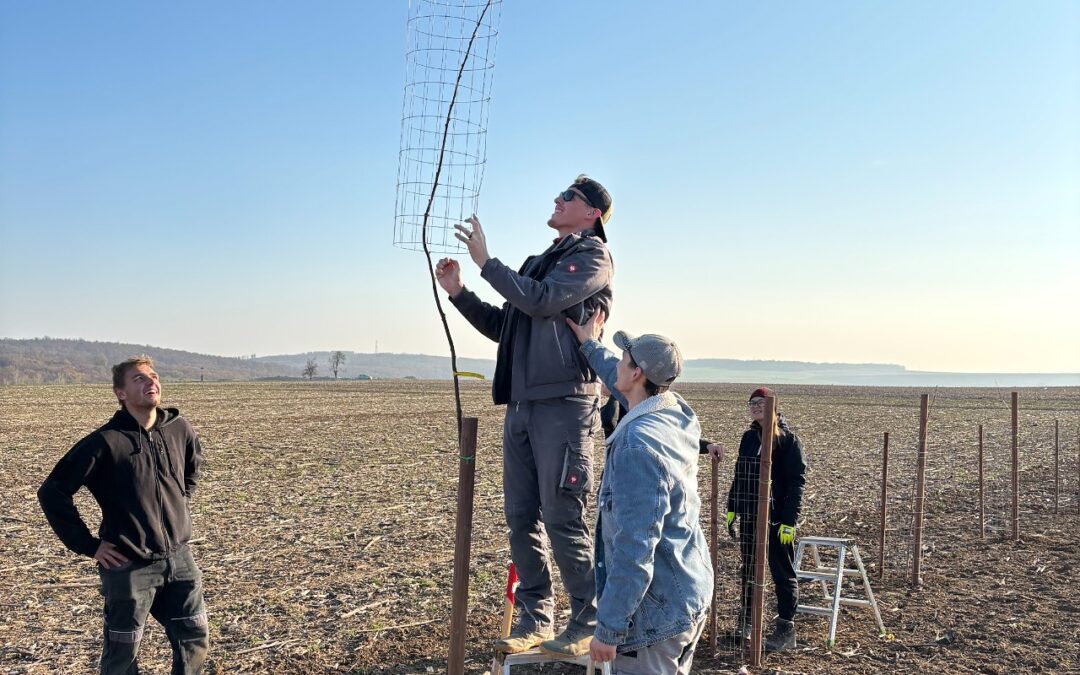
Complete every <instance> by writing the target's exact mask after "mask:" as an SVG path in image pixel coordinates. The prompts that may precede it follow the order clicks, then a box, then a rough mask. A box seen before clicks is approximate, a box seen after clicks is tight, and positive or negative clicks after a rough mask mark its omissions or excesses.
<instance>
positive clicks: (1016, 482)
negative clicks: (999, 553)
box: [1012, 391, 1020, 541]
mask: <svg viewBox="0 0 1080 675" xmlns="http://www.w3.org/2000/svg"><path fill="white" fill-rule="evenodd" d="M1019 407H1020V404H1019V395H1018V394H1017V392H1015V391H1014V392H1013V393H1012V540H1013V541H1020V444H1019V434H1020V425H1019V422H1018V413H1017V411H1018V409H1019Z"/></svg>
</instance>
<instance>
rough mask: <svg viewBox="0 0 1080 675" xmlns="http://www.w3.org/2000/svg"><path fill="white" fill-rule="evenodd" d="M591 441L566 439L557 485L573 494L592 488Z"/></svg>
mask: <svg viewBox="0 0 1080 675" xmlns="http://www.w3.org/2000/svg"><path fill="white" fill-rule="evenodd" d="M592 473H593V466H592V443H591V442H588V443H581V442H574V441H567V443H566V445H565V447H564V454H563V469H562V479H561V480H560V481H559V487H560V488H562V489H563V490H566V491H567V492H570V493H573V494H581V493H583V492H588V491H590V490H591V489H592Z"/></svg>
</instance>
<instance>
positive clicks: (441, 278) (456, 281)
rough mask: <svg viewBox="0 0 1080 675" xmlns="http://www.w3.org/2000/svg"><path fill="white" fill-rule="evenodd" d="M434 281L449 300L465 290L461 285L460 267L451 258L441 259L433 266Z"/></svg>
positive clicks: (463, 285)
mask: <svg viewBox="0 0 1080 675" xmlns="http://www.w3.org/2000/svg"><path fill="white" fill-rule="evenodd" d="M435 280H436V281H438V282H439V285H440V286H442V289H443V290H444V291H446V292H447V294H449V295H450V297H451V298H456V297H457V294H458V293H460V292H461V291H463V290H465V284H463V283H461V265H459V264H458V261H456V260H454V259H452V258H443V259H442V260H440V261H439V262H438V264H436V265H435Z"/></svg>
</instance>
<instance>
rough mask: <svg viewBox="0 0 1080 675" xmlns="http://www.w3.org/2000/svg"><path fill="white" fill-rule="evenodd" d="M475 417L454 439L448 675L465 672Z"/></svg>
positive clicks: (467, 419)
mask: <svg viewBox="0 0 1080 675" xmlns="http://www.w3.org/2000/svg"><path fill="white" fill-rule="evenodd" d="M476 427H477V420H476V418H475V417H463V418H462V419H461V429H460V430H459V435H458V457H459V459H458V495H457V517H456V519H455V523H454V582H453V583H454V586H453V596H452V598H453V599H452V604H451V609H450V658H449V659H448V660H447V663H446V672H447V673H449V675H462V674H463V673H464V672H465V632H466V630H465V629H466V621H467V619H468V611H469V549H470V548H471V546H472V516H473V488H474V487H475V483H476Z"/></svg>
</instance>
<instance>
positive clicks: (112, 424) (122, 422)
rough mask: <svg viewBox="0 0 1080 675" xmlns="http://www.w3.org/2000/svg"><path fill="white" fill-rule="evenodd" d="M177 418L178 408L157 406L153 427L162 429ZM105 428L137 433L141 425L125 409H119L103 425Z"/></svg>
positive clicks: (178, 415)
mask: <svg viewBox="0 0 1080 675" xmlns="http://www.w3.org/2000/svg"><path fill="white" fill-rule="evenodd" d="M179 417H180V410H179V409H178V408H162V407H160V406H159V407H158V409H157V421H156V422H155V423H154V426H155V427H163V426H165V425H167V424H171V423H172V422H175V421H176V420H177V419H178V418H179ZM105 428H111V429H120V430H123V431H138V430H140V429H142V425H140V424H139V422H138V420H136V419H135V418H134V417H133V416H132V415H131V413H129V412H128V411H127V408H120V409H119V410H117V411H116V413H115V414H113V416H112V419H111V420H109V421H108V423H106V424H105Z"/></svg>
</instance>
